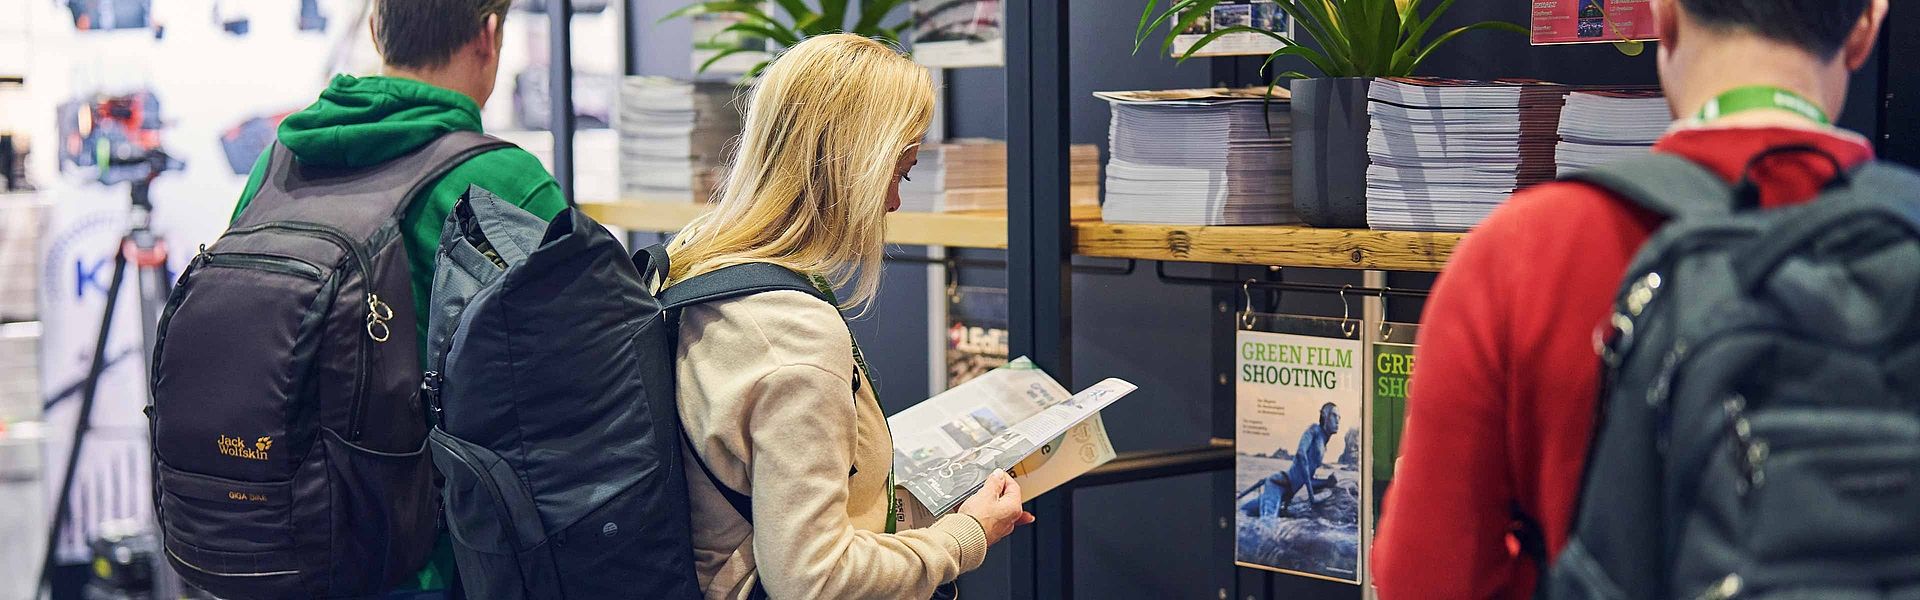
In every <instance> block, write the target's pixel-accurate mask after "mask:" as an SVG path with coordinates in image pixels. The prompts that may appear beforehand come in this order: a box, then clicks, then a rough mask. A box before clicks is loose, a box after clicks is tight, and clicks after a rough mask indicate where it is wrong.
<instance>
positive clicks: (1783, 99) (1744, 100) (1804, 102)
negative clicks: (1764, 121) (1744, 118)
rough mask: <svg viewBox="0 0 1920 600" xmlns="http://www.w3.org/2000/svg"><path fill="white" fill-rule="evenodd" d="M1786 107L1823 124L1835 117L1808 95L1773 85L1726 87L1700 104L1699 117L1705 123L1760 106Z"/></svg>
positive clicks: (1779, 108)
mask: <svg viewBox="0 0 1920 600" xmlns="http://www.w3.org/2000/svg"><path fill="white" fill-rule="evenodd" d="M1767 108H1771V109H1777V110H1784V111H1787V112H1790V113H1793V114H1796V115H1800V116H1802V117H1806V118H1807V120H1809V121H1813V122H1815V123H1819V124H1821V125H1831V124H1833V120H1832V119H1830V118H1828V117H1827V111H1824V110H1821V109H1820V105H1818V104H1814V103H1813V101H1812V100H1808V99H1807V98H1806V97H1805V96H1801V95H1799V94H1795V93H1793V92H1789V91H1787V90H1783V89H1780V88H1777V87H1773V86H1770V85H1750V86H1747V87H1741V88H1734V89H1731V90H1727V91H1726V92H1725V93H1722V94H1720V95H1718V96H1714V98H1713V99H1712V100H1708V101H1707V105H1706V106H1702V107H1700V114H1699V116H1698V119H1699V120H1700V122H1702V123H1704V122H1707V121H1712V120H1714V119H1718V118H1720V117H1724V116H1727V115H1731V114H1734V113H1740V112H1746V111H1749V110H1760V109H1767Z"/></svg>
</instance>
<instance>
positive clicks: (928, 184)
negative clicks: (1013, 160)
mask: <svg viewBox="0 0 1920 600" xmlns="http://www.w3.org/2000/svg"><path fill="white" fill-rule="evenodd" d="M1069 159H1070V160H1071V161H1072V167H1073V174H1072V177H1073V179H1072V182H1073V183H1072V186H1073V188H1072V194H1073V202H1074V203H1075V204H1098V203H1099V202H1100V148H1099V147H1097V146H1094V145H1093V144H1074V145H1073V147H1072V149H1071V156H1070V157H1069ZM908 177H911V178H912V179H909V180H906V181H902V182H900V210H903V211H908V212H956V211H1004V210H1006V209H1007V143H1006V142H1003V141H999V140H985V139H959V140H953V141H950V142H947V143H944V144H927V145H924V146H921V147H920V163H919V164H918V165H915V166H914V167H913V171H912V172H911V173H910V174H909V175H908Z"/></svg>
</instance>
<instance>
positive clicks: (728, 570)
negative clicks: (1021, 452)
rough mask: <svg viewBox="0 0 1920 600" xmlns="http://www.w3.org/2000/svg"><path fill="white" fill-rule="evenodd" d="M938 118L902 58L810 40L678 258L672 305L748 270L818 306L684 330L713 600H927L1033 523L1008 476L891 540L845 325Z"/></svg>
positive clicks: (855, 41)
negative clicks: (695, 281) (700, 281)
mask: <svg viewBox="0 0 1920 600" xmlns="http://www.w3.org/2000/svg"><path fill="white" fill-rule="evenodd" d="M932 115H933V85H932V81H931V80H930V78H929V76H928V73H927V71H926V69H924V68H922V67H919V66H917V65H915V64H913V63H912V62H911V61H908V60H907V59H906V58H905V57H903V56H901V55H900V53H898V52H897V51H895V50H893V49H892V48H889V47H887V46H885V45H883V44H881V43H879V42H875V41H873V40H869V39H866V38H862V37H858V36H853V35H824V36H818V37H814V38H811V39H808V40H806V41H804V42H801V43H800V44H798V45H796V46H794V47H792V48H790V49H788V50H787V51H786V52H785V53H784V54H783V55H782V56H781V57H780V58H779V59H778V60H777V61H776V62H775V63H774V64H773V65H772V66H771V67H770V68H768V69H767V71H766V73H765V74H764V75H763V76H762V77H761V79H760V81H759V82H758V83H757V84H755V86H754V88H753V92H752V97H751V100H750V104H748V107H747V115H746V121H745V130H744V132H743V133H742V134H741V139H740V144H739V148H738V150H737V151H736V154H735V156H734V160H733V165H732V168H731V170H730V173H729V174H728V177H727V181H726V185H725V188H724V189H723V190H722V191H721V192H720V199H719V204H718V206H717V207H715V209H714V210H713V211H712V212H711V213H710V214H709V215H708V216H706V217H705V218H703V219H700V220H699V221H696V222H695V223H694V224H692V225H690V226H689V227H688V228H687V229H686V231H684V232H682V234H681V235H680V237H678V238H677V239H675V240H674V242H673V243H672V244H671V245H670V246H669V247H668V252H669V254H670V256H671V263H672V268H671V270H670V272H669V276H668V285H669V290H670V291H669V295H671V293H672V292H671V288H672V286H673V285H678V284H680V283H682V282H686V281H688V280H689V279H692V278H695V277H698V276H701V275H703V274H709V273H713V272H714V271H717V270H720V269H725V268H728V267H736V266H739V265H747V264H753V263H765V264H772V265H777V266H779V267H783V268H785V269H786V270H790V271H792V272H793V273H798V274H801V275H803V276H805V277H809V278H811V279H812V280H813V281H815V282H818V284H819V287H821V288H822V292H821V293H820V294H818V295H816V294H810V293H807V292H802V291H795V290H787V291H775V292H767V293H762V294H757V295H751V296H744V297H739V298H735V299H730V300H719V301H715V302H711V303H706V304H700V305H697V306H691V307H688V308H687V309H686V310H685V311H684V312H683V313H682V314H681V316H680V346H679V352H680V356H679V358H678V367H677V368H678V374H679V383H678V385H679V390H678V392H679V405H680V417H681V420H682V422H683V423H684V427H685V431H686V434H687V437H688V445H689V448H688V450H689V452H688V455H687V458H688V460H687V462H688V465H689V466H688V468H687V478H688V488H689V493H690V494H691V495H692V500H693V540H694V558H695V562H696V569H697V571H698V573H699V577H700V584H701V586H702V587H703V588H704V589H705V590H706V597H707V598H710V599H744V598H759V597H770V598H774V599H779V600H786V599H796V600H798V599H812V598H833V599H857V598H876V599H878V598H886V599H899V598H928V597H930V596H931V595H933V593H934V591H935V589H936V587H939V586H941V585H942V584H945V583H947V582H950V581H953V580H954V578H956V577H958V576H959V575H960V574H961V573H964V572H967V571H969V570H972V569H974V568H976V567H978V566H979V565H980V563H981V561H982V560H984V559H985V558H986V552H987V547H988V546H990V545H992V544H993V543H994V542H996V541H998V540H999V539H1001V538H1003V537H1005V536H1006V535H1007V534H1009V533H1011V532H1012V531H1013V529H1014V527H1016V526H1018V525H1021V524H1024V523H1029V522H1032V519H1033V516H1032V515H1031V514H1028V513H1026V512H1024V511H1022V510H1021V509H1020V500H1021V498H1020V489H1019V486H1018V485H1016V484H1014V483H1013V481H1012V479H1011V478H1008V477H1006V476H1005V475H1004V474H999V473H996V474H995V475H996V476H995V478H994V479H993V480H992V481H990V482H988V484H987V486H986V487H985V489H984V490H982V491H981V492H980V493H978V494H976V495H975V496H974V497H972V498H971V499H969V500H968V501H967V502H966V503H965V504H964V505H962V506H961V507H960V509H959V511H958V512H956V513H955V514H951V515H947V516H945V517H942V518H941V519H939V520H938V521H937V522H935V523H934V524H933V525H931V526H929V527H926V528H924V529H916V530H910V531H901V532H898V533H889V532H891V531H893V529H894V525H893V523H894V518H893V515H894V511H895V509H896V505H895V504H894V503H893V502H892V498H893V493H892V491H893V484H892V478H891V476H890V475H891V470H892V460H893V443H892V439H891V438H890V437H889V435H888V432H887V424H886V418H885V416H884V415H883V414H882V413H881V411H880V404H879V402H878V400H877V399H876V397H875V395H874V394H875V392H874V387H873V385H872V383H871V381H869V380H867V377H866V369H865V366H864V364H863V362H864V361H862V360H861V359H860V357H859V351H858V348H857V347H856V346H855V345H854V343H853V340H852V336H851V334H850V333H849V332H848V330H847V326H846V323H845V321H843V320H842V317H841V310H842V309H865V308H867V307H868V304H869V303H870V302H871V301H872V299H873V297H874V292H875V290H876V289H877V287H878V286H879V277H880V261H881V257H882V253H883V251H884V241H883V233H884V229H885V227H886V220H885V217H886V213H887V212H890V211H892V210H895V209H897V208H899V206H900V197H899V182H900V180H901V179H902V178H905V177H906V175H907V171H908V170H909V169H911V168H912V167H913V164H914V161H915V157H916V156H917V155H918V153H919V150H918V147H919V144H920V141H921V137H922V136H923V135H924V134H925V133H926V130H927V126H928V124H929V122H930V120H931V119H932ZM709 279H711V278H709ZM803 281H804V280H803ZM689 287H696V286H692V285H690V286H689ZM835 287H837V288H841V289H850V290H852V294H851V297H850V298H847V299H846V301H845V302H844V303H841V304H840V305H839V306H835V305H834V304H832V303H830V302H831V301H832V299H833V297H832V294H831V293H830V292H826V291H824V290H826V289H831V288H835ZM823 297H824V298H826V299H827V300H823V299H822V298H823ZM695 465H698V466H695ZM902 500H903V501H907V500H906V499H904V498H903V499H902Z"/></svg>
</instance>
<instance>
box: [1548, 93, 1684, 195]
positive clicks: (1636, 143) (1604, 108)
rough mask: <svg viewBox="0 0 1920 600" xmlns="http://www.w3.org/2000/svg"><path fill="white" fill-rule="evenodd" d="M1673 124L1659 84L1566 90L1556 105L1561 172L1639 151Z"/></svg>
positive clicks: (1632, 155) (1618, 158)
mask: <svg viewBox="0 0 1920 600" xmlns="http://www.w3.org/2000/svg"><path fill="white" fill-rule="evenodd" d="M1672 124H1673V116H1672V113H1671V112H1669V109H1668V108H1667V98H1666V96H1663V95H1661V93H1660V91H1659V90H1647V89H1633V90H1594V91H1581V92H1574V93H1572V94H1568V95H1567V106H1566V108H1565V109H1563V110H1561V111H1560V147H1559V149H1558V151H1557V152H1556V153H1555V154H1556V158H1557V160H1558V162H1559V171H1560V174H1561V175H1566V174H1568V173H1572V172H1574V171H1579V170H1581V169H1586V168H1590V167H1597V166H1600V165H1604V164H1607V163H1610V162H1614V161H1618V160H1622V159H1628V158H1633V157H1636V156H1642V155H1645V154H1646V153H1648V152H1650V151H1651V150H1652V148H1653V143H1654V142H1655V141H1658V140H1659V139H1660V136H1661V135H1664V134H1666V132H1667V128H1668V127H1670V126H1671V125H1672Z"/></svg>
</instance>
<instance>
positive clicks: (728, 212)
mask: <svg viewBox="0 0 1920 600" xmlns="http://www.w3.org/2000/svg"><path fill="white" fill-rule="evenodd" d="M751 94H752V97H751V100H750V101H749V104H748V105H747V114H746V120H745V123H744V128H743V131H742V132H741V134H740V142H739V147H738V149H737V150H736V151H735V152H734V155H733V161H732V164H731V165H730V167H729V169H728V172H727V179H726V184H725V186H724V187H723V188H722V189H721V191H720V192H719V193H718V196H719V200H718V205H717V206H715V207H714V209H713V210H712V211H710V212H708V213H707V214H706V215H704V216H702V217H701V218H699V219H696V220H694V221H693V223H691V224H689V225H688V226H687V227H686V228H685V229H683V230H682V231H681V233H680V235H679V236H678V237H676V238H675V239H674V240H673V243H671V244H669V245H668V247H667V251H668V253H669V254H670V255H671V257H672V262H673V265H672V270H671V271H670V273H669V274H668V282H669V284H672V283H678V282H681V281H685V280H686V279H688V278H690V277H693V276H695V275H700V274H702V273H707V272H710V271H713V270H715V269H719V268H722V267H727V266H732V265H736V264H741V263H749V262H767V263H774V264H778V265H781V266H784V267H787V268H789V269H793V270H795V271H798V272H800V273H804V274H809V275H817V276H821V277H825V278H826V279H827V280H828V281H829V282H831V283H832V284H833V285H834V286H835V287H847V286H849V285H851V288H852V293H851V294H850V295H849V296H848V297H847V298H844V299H843V302H842V306H841V308H852V307H855V306H862V307H864V306H865V305H866V304H867V303H868V302H870V301H872V299H873V297H874V294H875V292H877V291H878V289H879V287H880V265H881V259H882V258H883V255H884V254H885V252H886V241H885V237H886V236H885V233H886V212H887V208H886V203H887V189H888V187H889V186H890V185H891V184H892V182H893V179H892V178H893V177H894V176H895V166H896V164H897V163H898V162H899V161H900V157H901V155H902V154H904V153H905V152H906V151H907V150H909V149H911V148H912V147H913V146H914V145H915V144H918V143H920V138H921V137H922V136H924V135H925V134H926V131H927V127H928V125H929V124H931V122H932V120H933V81H932V78H931V76H929V74H928V73H927V70H926V68H924V67H921V66H919V65H916V64H914V63H913V62H912V61H910V60H908V59H907V58H906V56H904V55H902V54H901V53H900V52H899V51H898V50H895V49H894V48H891V47H889V46H887V45H885V44H882V43H880V42H877V41H874V40H871V39H867V38H864V37H860V36H857V35H848V34H831V35H821V36H815V37H812V38H809V39H807V40H805V41H802V42H800V43H799V44H798V45H795V46H793V47H792V48H789V49H787V51H786V52H784V53H782V54H781V55H780V57H779V58H778V59H777V60H775V61H774V63H773V65H772V66H770V67H768V68H767V70H766V72H765V73H764V74H763V75H762V76H761V77H760V80H759V82H757V83H755V84H754V85H753V90H752V92H751Z"/></svg>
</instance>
